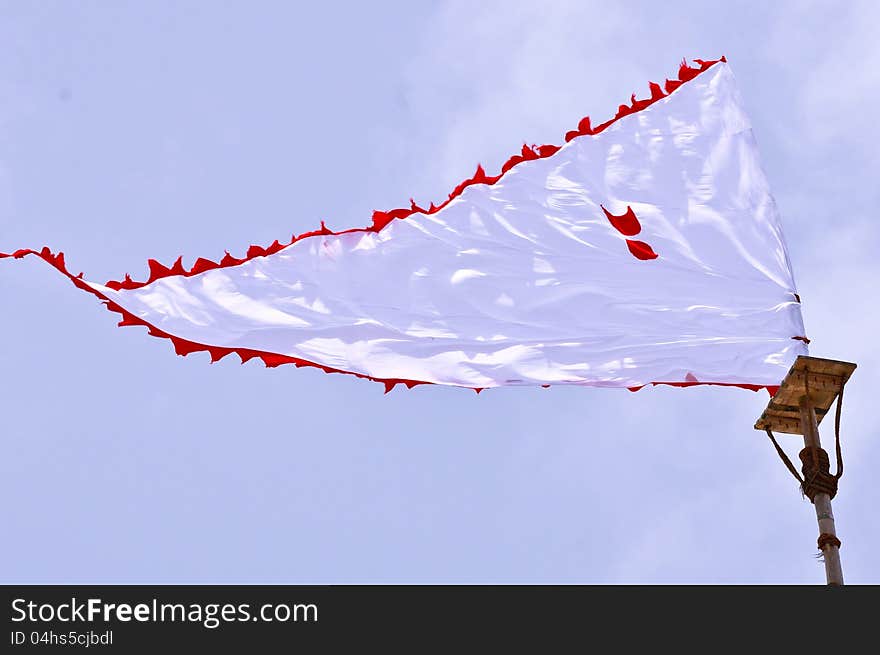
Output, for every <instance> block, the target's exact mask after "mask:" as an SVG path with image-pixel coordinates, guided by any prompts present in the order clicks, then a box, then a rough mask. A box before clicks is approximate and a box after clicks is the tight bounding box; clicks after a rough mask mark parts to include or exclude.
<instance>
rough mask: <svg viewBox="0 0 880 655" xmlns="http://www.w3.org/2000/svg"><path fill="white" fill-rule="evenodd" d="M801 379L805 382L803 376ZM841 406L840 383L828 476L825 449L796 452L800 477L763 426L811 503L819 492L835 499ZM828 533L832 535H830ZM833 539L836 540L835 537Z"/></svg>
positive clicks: (840, 472) (839, 465)
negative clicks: (833, 456) (833, 458)
mask: <svg viewBox="0 0 880 655" xmlns="http://www.w3.org/2000/svg"><path fill="white" fill-rule="evenodd" d="M804 382H805V384H806V377H805V380H804ZM807 392H808V393H809V388H807ZM842 406H843V384H841V385H840V394H839V395H838V396H837V410H836V412H835V415H834V444H835V454H836V456H837V471H836V472H835V474H834V475H831V462H830V461H829V457H828V453H827V452H826V451H825V449H824V448H813V447H807V448H804V449H803V450H802V451H801V452H800V453H799V454H798V457H799V458H800V460H801V465H802V466H801V472H802V473H803V477H801V475H800V474H799V473H798V472H797V469H796V468H795V467H794V464H792V462H791V460H790V459H789V457H788V455H786V454H785V451H784V450H782V447H781V446H780V445H779V443H778V442H777V441H776V437H774V436H773V431H772V430H771V429H770V428H769V427H768V428H765V431H766V432H767V436H768V437H770V441H771V442H772V443H773V447H774V448H776V452H777V453H778V454H779V458H780V459H781V460H782V463H783V464H785V467H786V468H787V469H788V470H789V471H790V472H791V474H792V475H793V476H794V479H795V480H797V481H798V483H799V484H800V487H801V491H802V492H803V494H804V495H805V496H806V497H807V498H809V499H810V502H811V503H815V498H816V495H817V494H820V493H826V494H828V497H829V498H834V496H836V495H837V482H838V480H840V478H841V477H842V476H843V454H842V452H841V449H840V413H841V408H842ZM822 536H825V535H822ZM828 536H829V537H831V536H833V535H828ZM834 538H835V539H836V537H834ZM820 540H821V537H820ZM838 545H839V542H838ZM820 550H821V547H820Z"/></svg>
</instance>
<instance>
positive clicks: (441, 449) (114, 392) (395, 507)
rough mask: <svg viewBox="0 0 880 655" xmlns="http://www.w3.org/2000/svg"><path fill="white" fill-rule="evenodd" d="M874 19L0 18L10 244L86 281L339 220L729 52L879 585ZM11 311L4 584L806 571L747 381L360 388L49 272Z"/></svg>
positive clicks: (736, 5) (227, 12)
mask: <svg viewBox="0 0 880 655" xmlns="http://www.w3.org/2000/svg"><path fill="white" fill-rule="evenodd" d="M661 4H662V5H665V6H662V7H661V6H660V5H661ZM768 5H769V6H768ZM878 20H880V9H878V5H877V4H876V3H873V2H863V3H857V2H845V3H840V2H828V3H822V2H790V3H787V2H774V3H765V2H730V1H729V0H728V1H726V2H718V3H714V2H706V1H705V0H703V1H700V2H674V3H654V2H613V3H609V2H593V3H590V2H561V1H559V2H531V3H529V2H524V3H516V2H510V1H507V2H498V3H490V2H480V3H441V2H432V3H419V2H407V3H404V2H400V3H369V4H367V3H354V2H350V3H332V2H322V3H308V4H306V3H302V4H298V3H294V2H234V3H232V2H230V3H209V2H139V3H136V2H112V3H111V2H24V1H19V2H9V1H6V0H4V1H0V44H2V46H0V48H2V49H0V251H9V250H14V249H16V248H19V247H37V248H39V247H40V246H42V245H49V246H51V247H53V248H56V249H61V250H63V251H64V252H65V253H66V255H67V261H68V263H69V265H70V268H71V270H73V271H75V272H76V271H80V270H83V271H85V273H86V277H88V278H89V279H94V280H99V281H103V280H106V279H110V278H117V277H119V276H120V275H121V274H123V273H125V272H126V271H128V272H131V273H132V274H133V275H134V276H135V277H137V278H141V277H143V276H144V272H145V271H146V263H145V262H146V259H147V258H148V257H153V258H156V259H159V260H160V261H164V262H171V261H173V260H174V259H175V258H176V257H177V256H178V255H180V254H183V255H184V257H185V260H186V261H188V262H191V261H193V260H194V259H195V258H196V257H198V256H206V257H210V258H216V257H217V256H220V255H222V253H223V251H224V249H229V250H231V251H232V252H233V253H234V254H239V253H242V252H244V251H245V250H246V248H247V246H248V245H249V244H251V243H257V244H268V243H271V242H272V241H273V240H274V239H276V238H279V239H284V238H287V237H289V235H290V234H291V233H292V232H296V233H301V232H304V231H306V230H308V229H311V228H313V227H315V226H316V225H317V224H318V222H319V221H320V220H322V219H323V220H325V221H326V222H327V224H328V226H330V227H332V228H336V229H339V228H346V227H354V226H363V225H366V224H368V223H369V221H370V213H371V211H372V210H373V209H387V208H391V207H396V206H400V205H405V204H406V203H407V202H408V199H409V198H410V197H411V196H412V197H414V198H415V199H416V200H417V201H420V202H421V203H423V204H427V203H428V202H430V201H431V200H436V199H442V198H443V197H445V195H446V194H447V193H448V191H449V190H450V189H451V188H452V187H453V186H454V184H455V183H456V182H458V181H459V180H461V179H462V178H464V177H467V176H469V175H470V174H471V173H472V172H473V169H474V167H475V165H476V163H477V162H482V163H483V164H484V165H485V166H486V168H487V169H488V170H490V171H494V170H496V169H497V168H498V167H499V166H500V164H501V162H503V161H504V159H505V158H506V157H507V156H508V155H509V154H510V153H512V152H514V151H515V150H517V149H518V148H519V146H520V145H521V144H522V142H523V141H528V142H529V143H532V142H535V143H544V142H550V143H559V142H560V141H561V139H562V135H563V134H564V132H565V131H566V130H568V129H570V128H572V127H574V126H575V125H576V123H577V121H578V120H579V119H580V118H581V117H582V116H583V115H585V114H591V115H592V116H593V117H594V118H596V119H598V118H602V119H604V118H606V117H609V116H611V115H612V114H613V113H614V110H615V108H616V107H617V105H618V104H620V103H621V102H623V101H624V100H625V99H627V98H628V97H629V95H630V94H631V93H632V92H633V91H637V92H638V93H639V94H645V93H646V91H647V82H648V80H649V79H653V80H658V81H662V79H663V78H664V77H666V76H673V75H674V74H675V72H676V70H677V65H678V62H679V61H680V59H681V58H682V57H683V56H688V57H702V58H714V57H717V56H720V55H721V54H725V55H727V57H728V59H729V61H730V63H731V66H732V68H733V70H734V73H735V74H736V75H737V78H738V81H739V84H740V87H741V90H742V94H743V97H744V99H745V102H746V105H747V107H748V109H749V112H750V115H751V118H752V122H753V124H754V127H755V132H756V136H757V139H758V142H759V145H760V148H761V151H762V154H763V158H764V164H765V168H766V171H767V175H768V177H769V179H770V183H771V186H772V188H773V190H774V193H775V196H776V198H777V201H778V204H779V206H780V210H781V212H782V216H783V225H784V229H785V232H786V237H787V239H788V243H789V248H790V251H791V255H792V259H793V263H794V267H795V276H796V279H797V282H798V287H799V291H800V294H801V297H802V298H803V302H804V314H805V322H806V327H807V334H808V335H809V336H810V337H811V338H812V339H813V346H812V354H814V355H817V356H825V357H832V358H839V359H847V360H851V361H856V362H858V363H859V369H858V371H857V372H856V374H855V376H854V378H853V380H852V383H851V385H850V387H849V388H848V390H847V398H846V407H845V412H844V420H843V438H844V449H845V450H844V454H845V457H846V475H845V476H844V478H843V480H842V483H841V490H840V493H839V495H838V497H837V498H836V499H835V501H834V504H835V514H836V516H837V522H838V530H839V533H840V536H841V539H842V541H843V549H842V551H841V552H842V560H843V565H844V572H845V576H846V578H847V581H848V582H873V583H878V582H880V564H878V560H877V553H878V552H880V526H878V520H877V516H878V514H877V510H876V508H877V506H878V503H880V491H878V486H877V484H876V480H875V479H874V478H875V471H876V468H877V462H878V458H880V438H878V437H880V435H878V420H877V418H876V416H877V414H876V411H875V410H874V405H875V404H876V401H870V396H871V394H872V393H873V392H875V390H876V389H878V388H880V372H878V365H880V356H878V353H877V349H876V343H877V338H878V337H877V329H878V327H880V316H878V310H877V306H876V301H875V298H876V295H877V289H878V287H880V264H878V262H877V256H878V255H877V253H878V252H880V227H878V223H877V211H876V208H877V206H878V204H880V188H878V187H880V185H878V184H877V179H878V177H880V176H878V163H880V151H878V147H877V144H878V141H880V128H878V125H877V121H876V107H877V105H878V101H880V42H878V41H877V39H876V34H875V29H876V24H877V22H878ZM595 122H597V121H596V120H594V123H595ZM0 307H2V310H0V311H2V323H0V325H2V331H0V335H2V339H0V373H2V375H0V392H2V395H0V408H2V421H0V426H2V427H0V435H2V436H0V444H2V449H0V493H2V497H3V499H4V500H3V502H2V503H0V524H2V525H3V533H4V538H3V539H2V540H0V562H2V564H0V581H2V582H94V583H101V582H107V583H121V582H141V583H159V582H168V583H175V582H205V583H212V582H218V583H219V582H236V583H245V582H253V583H268V582H284V583H343V582H407V583H409V582H563V583H565V582H597V583H614V582H645V583H653V582H696V583H711V582H732V583H747V582H758V583H769V582H784V583H817V582H822V581H823V580H824V573H823V570H822V566H821V564H819V563H817V561H816V560H815V559H814V557H813V556H814V554H815V552H816V551H815V540H816V536H817V528H816V523H815V516H814V513H813V509H812V506H811V505H810V504H809V503H808V501H805V500H802V499H801V497H800V494H799V492H798V490H797V487H796V484H795V483H794V481H793V480H792V479H791V478H790V476H789V473H788V472H787V471H786V470H785V469H784V468H783V466H782V464H781V463H780V462H779V460H778V459H777V457H776V455H775V453H774V452H773V450H772V448H771V446H770V444H769V443H768V441H767V438H766V436H765V435H763V434H762V433H760V432H756V431H755V430H753V429H752V424H753V422H754V420H755V418H756V417H757V416H758V415H759V414H760V412H761V410H762V409H763V407H764V406H765V404H766V402H767V395H766V394H763V393H762V394H753V393H751V392H748V391H742V390H731V389H713V388H698V389H667V388H662V389H649V390H645V391H641V392H639V393H637V394H632V393H630V392H627V391H616V390H601V389H584V388H574V387H555V388H552V389H549V390H543V389H501V390H494V391H489V392H485V393H483V394H481V395H480V396H477V395H475V394H474V393H473V392H470V391H463V390H459V389H446V388H438V387H420V388H417V389H415V390H413V391H403V390H396V391H395V392H393V393H391V394H389V395H387V396H385V395H383V393H382V391H383V389H382V387H381V386H380V385H375V384H370V383H368V382H364V381H360V380H357V379H354V378H350V377H348V376H340V375H329V376H328V375H325V374H323V373H320V372H318V371H316V370H303V369H295V368H292V367H282V368H279V369H274V370H267V369H264V368H263V367H262V365H260V364H257V363H251V364H248V365H245V366H241V365H239V364H237V363H236V362H237V360H236V359H235V358H231V357H230V358H227V359H226V360H224V361H222V362H220V363H218V364H214V365H211V364H209V360H208V356H207V355H206V354H200V355H193V356H190V357H187V358H180V357H177V356H175V355H174V353H173V350H172V348H171V346H170V345H169V343H168V342H167V341H164V340H158V339H153V338H150V337H147V336H146V335H145V332H144V330H142V329H140V328H126V329H118V328H116V327H115V323H116V321H117V320H118V319H117V316H116V315H115V314H110V313H108V312H107V311H105V310H104V309H103V308H102V307H101V305H100V304H98V303H97V302H96V301H95V300H94V299H92V298H90V297H88V296H86V295H84V294H82V293H80V292H78V291H76V290H75V289H74V288H73V287H72V286H71V285H70V284H69V283H68V282H67V281H65V280H64V279H63V278H62V277H61V276H59V275H58V274H57V273H55V272H54V271H53V270H52V269H51V268H49V267H48V266H46V265H45V264H43V263H42V262H40V261H38V260H34V261H24V262H13V261H10V260H4V261H2V262H0ZM823 436H824V439H825V440H826V443H828V442H830V439H831V437H832V433H831V431H830V426H829V429H826V430H825V432H824V435H823ZM783 443H784V444H786V445H787V447H788V450H789V452H790V453H791V454H792V456H794V455H795V454H796V452H797V450H798V449H799V447H800V446H799V444H798V441H797V438H796V437H785V438H784V441H783Z"/></svg>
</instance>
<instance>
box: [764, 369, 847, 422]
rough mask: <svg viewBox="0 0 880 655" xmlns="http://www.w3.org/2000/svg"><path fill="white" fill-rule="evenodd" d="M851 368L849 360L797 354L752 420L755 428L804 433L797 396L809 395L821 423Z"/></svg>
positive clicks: (799, 397) (817, 418)
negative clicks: (758, 413)
mask: <svg viewBox="0 0 880 655" xmlns="http://www.w3.org/2000/svg"><path fill="white" fill-rule="evenodd" d="M855 369H856V365H855V364H852V363H850V362H840V361H837V360H835V359H821V358H819V357H806V356H804V355H801V356H799V357H798V358H797V360H796V361H795V363H794V364H793V365H792V367H791V370H789V372H788V375H786V376H785V379H784V380H783V381H782V385H781V386H780V387H779V391H777V392H776V395H775V396H773V398H771V399H770V402H769V403H768V404H767V409H765V410H764V413H763V414H761V418H759V419H758V421H757V422H756V423H755V429H756V430H766V429H767V428H770V429H771V430H773V431H774V432H784V433H787V434H804V430H803V428H802V427H801V414H800V401H801V398H803V397H804V396H806V395H809V397H810V402H811V404H812V405H813V408H814V409H815V411H816V422H817V424H818V423H821V422H822V419H823V418H825V415H826V414H827V413H828V410H830V409H831V405H832V404H833V403H834V400H835V399H836V398H837V395H838V394H839V393H840V390H841V389H842V388H843V385H844V384H846V381H847V380H849V377H850V375H852V372H853V371H854V370H855Z"/></svg>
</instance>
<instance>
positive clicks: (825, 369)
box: [755, 355, 856, 586]
mask: <svg viewBox="0 0 880 655" xmlns="http://www.w3.org/2000/svg"><path fill="white" fill-rule="evenodd" d="M855 368H856V365H855V364H853V363H850V362H841V361H837V360H834V359H821V358H818V357H806V356H803V355H802V356H800V357H798V358H797V361H795V363H794V365H793V366H792V367H791V370H789V372H788V375H786V376H785V379H784V380H783V381H782V384H781V385H780V387H779V390H778V391H777V392H776V394H775V395H774V396H773V397H772V398H771V399H770V402H769V403H768V404H767V408H766V409H765V410H764V413H763V414H761V418H759V419H758V421H757V422H756V423H755V429H756V430H764V431H765V432H766V433H767V436H769V437H770V440H771V441H772V442H773V445H774V446H775V447H776V452H777V453H778V454H779V457H780V458H781V459H782V461H783V462H784V463H785V465H786V467H787V468H788V470H789V471H790V472H791V473H792V475H793V476H794V477H795V478H796V479H797V481H798V482H799V483H800V485H801V491H802V492H803V494H804V496H806V497H807V498H809V499H810V501H811V502H812V503H813V506H814V508H815V510H816V520H817V522H818V524H819V539H818V542H817V545H818V548H819V550H820V551H821V553H822V556H823V559H824V562H825V580H826V582H827V584H829V585H837V586H840V585H843V568H842V566H841V564H840V545H841V544H840V539H838V537H837V530H836V527H835V525H834V513H833V512H832V510H831V499H832V498H834V496H835V495H836V494H837V483H838V480H840V478H841V476H842V475H843V458H842V456H841V449H840V413H841V408H842V402H843V387H844V385H845V384H846V382H847V381H848V380H849V377H850V376H851V375H852V373H853V371H854V370H855ZM835 400H837V411H836V413H835V417H834V436H835V452H836V456H837V472H836V473H835V474H833V475H832V474H831V471H830V460H829V457H828V453H827V452H826V451H825V450H824V449H823V448H822V443H821V441H820V439H819V423H820V422H821V420H822V419H823V418H824V417H825V416H826V415H827V414H828V412H829V410H830V409H831V405H832V403H833V402H834V401H835ZM774 431H776V432H783V433H787V434H800V435H803V438H804V449H803V450H802V451H801V452H800V454H799V458H800V460H801V464H802V467H801V472H802V473H803V477H801V475H800V474H798V472H797V470H796V469H795V467H794V464H792V463H791V460H790V459H789V458H788V455H786V454H785V451H784V450H782V448H781V447H780V446H779V444H778V443H777V441H776V438H775V437H774V436H773V432H774Z"/></svg>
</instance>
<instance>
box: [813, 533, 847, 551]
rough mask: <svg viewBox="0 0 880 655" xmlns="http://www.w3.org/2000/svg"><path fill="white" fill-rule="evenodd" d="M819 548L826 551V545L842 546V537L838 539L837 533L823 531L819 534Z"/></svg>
mask: <svg viewBox="0 0 880 655" xmlns="http://www.w3.org/2000/svg"><path fill="white" fill-rule="evenodd" d="M817 545H818V547H819V550H821V551H824V550H825V547H826V546H834V547H835V548H840V545H841V544H840V539H838V538H837V537H836V536H835V535H833V534H829V533H828V532H823V533H822V534H820V535H819V540H818V542H817Z"/></svg>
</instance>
